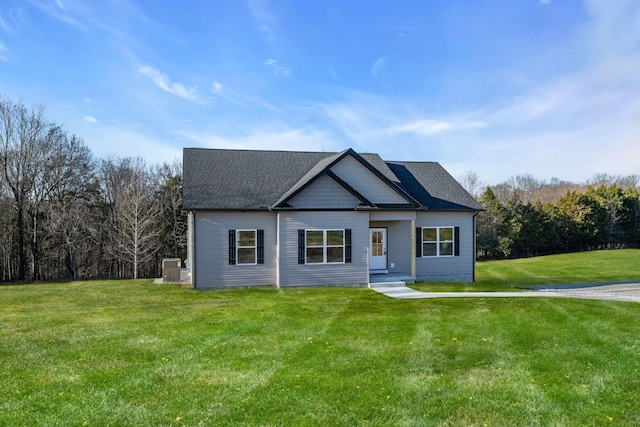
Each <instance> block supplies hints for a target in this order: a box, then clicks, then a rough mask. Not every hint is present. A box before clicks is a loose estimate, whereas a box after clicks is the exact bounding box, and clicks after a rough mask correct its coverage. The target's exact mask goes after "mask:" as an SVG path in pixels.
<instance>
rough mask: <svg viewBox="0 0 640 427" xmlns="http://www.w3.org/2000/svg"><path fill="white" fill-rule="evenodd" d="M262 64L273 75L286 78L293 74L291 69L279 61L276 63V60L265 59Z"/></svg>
mask: <svg viewBox="0 0 640 427" xmlns="http://www.w3.org/2000/svg"><path fill="white" fill-rule="evenodd" d="M262 63H263V64H264V65H265V66H266V67H267V68H269V69H270V70H271V72H272V73H273V74H278V75H284V76H288V75H290V74H291V70H289V68H287V67H284V66H282V65H280V64H278V61H276V60H275V59H265V60H264V61H263V62H262Z"/></svg>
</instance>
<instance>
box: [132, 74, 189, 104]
mask: <svg viewBox="0 0 640 427" xmlns="http://www.w3.org/2000/svg"><path fill="white" fill-rule="evenodd" d="M138 73H140V74H142V75H143V76H145V77H147V78H148V79H149V80H151V81H152V82H153V84H155V85H156V86H158V87H159V88H160V89H162V90H164V91H166V92H169V93H171V94H173V95H176V96H179V97H180V98H184V99H187V100H189V101H199V99H200V97H199V96H198V92H197V90H196V89H195V88H187V87H186V86H185V85H184V84H182V83H175V82H172V81H171V80H169V77H167V75H166V74H163V73H161V72H160V71H158V70H156V69H155V68H153V67H149V66H146V65H144V66H142V65H141V66H138Z"/></svg>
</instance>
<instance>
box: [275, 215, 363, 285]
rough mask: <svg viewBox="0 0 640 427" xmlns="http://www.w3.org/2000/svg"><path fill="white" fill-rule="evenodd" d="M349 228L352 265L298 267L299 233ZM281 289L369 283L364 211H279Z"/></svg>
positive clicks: (308, 265)
mask: <svg viewBox="0 0 640 427" xmlns="http://www.w3.org/2000/svg"><path fill="white" fill-rule="evenodd" d="M347 228H350V229H351V239H352V243H351V251H352V262H351V263H345V264H298V230H300V229H316V230H324V229H347ZM280 238H281V240H280V286H282V287H285V286H310V285H359V286H366V285H367V284H368V283H369V270H368V256H369V251H368V243H369V215H368V214H367V213H366V212H326V211H324V212H319V211H307V212H281V213H280Z"/></svg>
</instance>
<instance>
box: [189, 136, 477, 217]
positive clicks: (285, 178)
mask: <svg viewBox="0 0 640 427" xmlns="http://www.w3.org/2000/svg"><path fill="white" fill-rule="evenodd" d="M343 153H344V151H343V152H341V153H325V152H301V151H266V150H223V149H204V148H185V149H184V153H183V173H184V208H185V209H188V210H256V209H267V208H268V207H272V206H274V204H275V203H276V201H278V200H281V199H283V198H284V196H285V195H287V194H291V193H293V191H295V190H296V189H297V187H299V186H301V185H304V182H305V180H307V179H309V178H311V177H313V176H315V175H316V174H317V173H319V172H321V171H322V170H323V169H324V168H325V167H326V166H327V165H329V164H330V163H331V162H332V161H333V160H334V159H336V158H338V157H339V156H340V155H341V154H343ZM359 155H360V156H361V157H362V158H363V159H364V160H365V161H366V162H368V163H369V164H370V165H371V166H373V167H374V168H376V169H377V170H378V171H379V172H380V173H381V174H382V175H384V176H385V177H386V178H388V179H389V180H390V181H391V182H392V183H395V184H396V185H398V186H399V187H400V188H401V189H402V190H403V191H405V192H407V193H408V194H409V195H411V196H412V197H413V198H414V199H416V200H417V201H418V202H420V203H421V204H422V205H423V206H425V207H427V209H444V210H449V209H456V210H458V209H465V210H469V209H471V210H478V209H482V208H481V207H480V205H479V204H478V203H477V202H476V201H475V200H474V199H473V197H471V196H470V195H469V194H468V193H467V192H466V191H465V190H464V189H463V188H462V187H461V186H460V184H458V183H457V182H456V181H455V179H453V177H451V175H449V174H448V173H447V172H446V171H445V170H444V169H443V168H442V166H440V165H439V164H438V163H435V162H386V163H385V162H384V161H383V160H382V159H381V158H380V156H379V155H377V154H372V153H364V154H359Z"/></svg>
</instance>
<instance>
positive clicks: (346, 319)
mask: <svg viewBox="0 0 640 427" xmlns="http://www.w3.org/2000/svg"><path fill="white" fill-rule="evenodd" d="M617 253H619V254H620V256H621V258H624V259H623V260H621V261H620V264H619V266H620V268H623V269H633V268H637V266H635V263H637V261H635V262H634V261H633V257H631V260H629V259H626V257H627V256H628V255H629V254H633V251H632V252H617ZM635 254H636V256H637V255H638V254H640V251H637V252H635ZM579 255H582V256H585V257H586V258H585V260H584V263H585V264H584V268H583V269H587V268H589V267H588V266H587V264H591V263H592V262H593V260H592V259H591V258H589V257H590V256H592V255H590V254H579ZM636 259H637V258H636ZM547 260H549V258H547ZM530 261H534V262H536V263H537V262H540V261H539V260H530ZM542 261H544V259H542ZM552 261H553V260H552ZM575 262H578V263H579V262H580V256H578V257H577V258H575ZM510 263H511V262H510V261H508V262H504V264H506V265H507V266H508V265H509V264H510ZM500 264H501V262H497V263H495V266H494V271H498V270H500ZM522 265H524V266H526V263H523V264H522ZM545 266H546V267H545ZM547 268H548V269H549V271H550V272H551V271H554V268H553V267H552V266H549V265H548V264H547V263H544V262H543V263H542V265H541V266H540V271H545V270H546V269H547ZM583 269H578V270H580V271H582V270H583ZM501 271H502V273H501V274H513V273H509V272H513V271H517V269H512V268H510V267H505V268H504V269H502V270H501ZM525 271H530V272H534V271H535V269H534V268H533V267H527V268H525ZM533 277H557V278H558V280H560V278H561V277H567V279H569V280H568V281H569V282H574V281H583V276H578V277H576V278H575V279H573V278H572V277H570V276H562V275H561V274H559V273H553V274H551V273H547V272H542V273H539V274H537V275H534V276H533ZM620 277H622V276H621V273H618V272H617V271H613V269H611V270H610V275H609V276H598V277H597V280H598V281H614V280H624V279H620ZM515 278H517V277H514V279H515ZM636 278H639V277H638V276H636ZM492 280H495V279H492ZM503 280H505V281H508V280H507V279H503ZM532 281H533V282H536V283H537V281H536V280H532ZM534 284H535V283H534ZM639 329H640V305H638V304H635V303H628V302H612V301H594V300H574V299H566V300H565V299H545V298H540V299H537V298H536V299H505V300H497V299H455V300H393V299H390V298H387V297H384V296H382V295H380V294H376V293H375V292H373V291H371V290H368V289H358V288H322V289H284V290H279V289H273V288H267V289H246V290H226V291H204V292H200V291H194V290H191V289H189V288H186V287H179V286H172V285H159V284H153V283H152V282H151V281H145V280H139V281H95V282H73V283H52V284H40V285H29V286H4V287H0V366H1V367H2V369H1V370H0V396H2V397H1V398H0V425H2V426H15V425H39V426H74V425H77V426H81V425H152V426H181V425H186V426H197V425H272V426H276V425H283V426H289V425H319V426H326V425H354V426H358V425H359V426H383V425H390V426H391V425H393V426H403V425H404V426H421V425H422V426H442V425H445V426H446V425H451V426H454V425H456V426H457V425H465V426H483V425H487V426H498V425H499V426H503V425H513V426H532V425H540V426H572V425H576V426H583V425H639V424H640V412H639V411H638V410H637V408H638V407H639V405H640V373H639V372H638V370H639V369H640V337H639V336H638V330H639Z"/></svg>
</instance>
